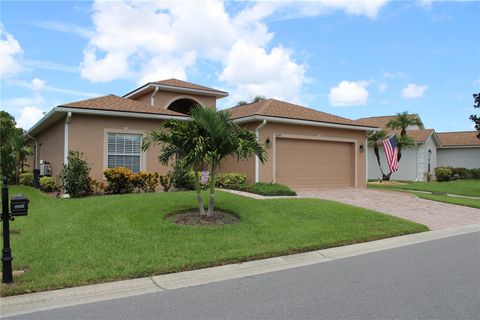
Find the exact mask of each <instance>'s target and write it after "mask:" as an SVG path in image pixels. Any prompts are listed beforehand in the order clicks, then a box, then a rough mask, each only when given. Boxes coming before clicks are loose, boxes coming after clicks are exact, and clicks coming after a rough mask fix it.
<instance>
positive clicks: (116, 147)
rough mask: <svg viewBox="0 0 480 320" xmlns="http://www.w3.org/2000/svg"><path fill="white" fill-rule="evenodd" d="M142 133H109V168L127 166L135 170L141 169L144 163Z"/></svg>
mask: <svg viewBox="0 0 480 320" xmlns="http://www.w3.org/2000/svg"><path fill="white" fill-rule="evenodd" d="M142 137H143V135H141V134H131V133H113V132H109V133H108V134H107V168H117V167H125V168H128V169H130V170H132V171H133V172H139V171H140V170H141V163H142V149H141V146H142Z"/></svg>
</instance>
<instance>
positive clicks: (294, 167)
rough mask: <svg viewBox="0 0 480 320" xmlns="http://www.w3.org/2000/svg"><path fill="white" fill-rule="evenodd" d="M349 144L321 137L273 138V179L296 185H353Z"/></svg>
mask: <svg viewBox="0 0 480 320" xmlns="http://www.w3.org/2000/svg"><path fill="white" fill-rule="evenodd" d="M354 156H355V155H354V147H353V144H352V143H346V142H333V141H321V140H301V139H282V138H277V141H276V181H277V182H278V183H281V184H286V185H289V186H292V187H295V188H315V187H326V186H335V187H350V186H353V185H354V176H355V171H354Z"/></svg>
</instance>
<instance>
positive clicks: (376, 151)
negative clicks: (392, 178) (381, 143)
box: [373, 143, 385, 180]
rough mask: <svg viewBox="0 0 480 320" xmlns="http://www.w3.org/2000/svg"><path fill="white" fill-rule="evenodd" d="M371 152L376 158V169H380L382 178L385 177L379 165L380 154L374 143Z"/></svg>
mask: <svg viewBox="0 0 480 320" xmlns="http://www.w3.org/2000/svg"><path fill="white" fill-rule="evenodd" d="M373 152H374V153H375V157H377V163H378V168H379V169H380V173H381V174H382V177H385V173H384V172H383V169H382V164H381V163H380V152H379V151H378V146H377V144H376V143H375V144H374V145H373ZM382 180H383V178H382Z"/></svg>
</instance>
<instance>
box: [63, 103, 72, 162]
mask: <svg viewBox="0 0 480 320" xmlns="http://www.w3.org/2000/svg"><path fill="white" fill-rule="evenodd" d="M71 120H72V113H71V112H69V113H67V118H66V119H65V134H64V137H65V140H64V143H63V148H64V152H65V154H64V158H63V163H64V164H68V152H69V148H68V131H69V130H68V127H69V124H70V121H71Z"/></svg>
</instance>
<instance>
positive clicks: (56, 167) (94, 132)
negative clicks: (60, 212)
mask: <svg viewBox="0 0 480 320" xmlns="http://www.w3.org/2000/svg"><path fill="white" fill-rule="evenodd" d="M227 95H228V93H227V92H224V91H221V90H217V89H213V88H208V87H204V86H200V85H196V84H193V83H189V82H185V81H180V80H176V79H169V80H163V81H157V82H149V83H147V84H145V85H143V86H141V87H139V88H137V89H135V90H133V91H131V92H129V93H127V94H126V95H124V96H123V97H120V96H116V95H106V96H102V97H98V98H93V99H88V100H82V101H77V102H72V103H66V104H62V105H59V106H57V107H55V108H53V109H52V110H51V111H50V112H49V113H48V114H46V115H45V116H44V117H43V118H42V119H41V120H40V121H39V122H38V123H37V124H35V125H34V126H33V127H32V128H31V129H29V130H28V131H27V137H28V138H29V139H30V143H31V145H32V147H33V150H34V152H33V153H34V154H33V156H32V157H31V159H30V161H31V165H32V167H34V168H39V166H40V162H41V160H43V161H47V162H49V164H50V167H51V174H52V176H55V177H57V176H58V175H59V174H60V172H61V169H62V167H63V164H64V163H66V162H67V156H68V152H69V150H78V151H80V152H83V154H84V157H85V158H86V159H87V161H88V163H89V164H90V166H91V168H92V170H91V177H92V178H93V179H95V180H97V181H101V180H103V179H104V176H103V171H104V170H105V169H107V168H112V167H119V166H123V167H127V168H130V169H132V170H133V171H140V170H143V171H151V172H159V173H166V172H167V171H168V170H169V169H170V168H167V167H164V166H162V165H160V164H159V162H158V158H157V156H158V153H159V148H158V147H155V148H152V149H149V150H147V151H146V152H143V151H142V150H141V147H140V146H141V143H142V138H143V137H144V135H145V134H147V133H148V132H149V131H151V130H153V129H157V128H158V126H159V125H160V124H161V123H162V121H165V120H166V119H179V120H187V119H188V114H189V110H190V108H191V107H192V106H193V105H195V104H200V105H203V106H205V107H209V108H216V101H217V99H221V98H223V97H226V96H227ZM229 111H230V112H231V114H232V118H233V119H234V121H236V122H237V123H238V124H239V125H241V126H244V127H246V128H249V129H250V130H254V131H255V132H256V134H257V137H258V139H259V141H260V142H261V143H262V144H264V145H265V147H266V150H267V153H268V160H267V161H266V162H265V163H264V164H260V163H259V161H258V159H252V160H250V161H242V162H237V161H236V160H235V159H228V160H227V161H225V162H224V163H223V164H222V168H221V169H222V171H225V172H227V171H230V172H231V171H236V172H244V173H245V174H246V175H247V177H248V181H250V182H278V183H284V184H287V185H289V186H292V187H294V188H317V187H325V186H349V187H364V186H365V185H366V165H367V159H366V145H367V144H366V133H367V132H370V131H373V130H377V129H378V128H376V127H372V126H369V125H364V124H361V123H359V122H357V121H354V120H350V119H346V118H342V117H337V116H335V115H331V114H327V113H323V112H320V111H316V110H313V109H309V108H305V107H302V106H298V105H294V104H290V103H287V102H283V101H279V100H274V99H269V100H264V101H259V102H257V103H252V104H247V105H243V106H240V107H235V108H231V109H229Z"/></svg>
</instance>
